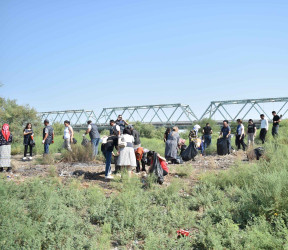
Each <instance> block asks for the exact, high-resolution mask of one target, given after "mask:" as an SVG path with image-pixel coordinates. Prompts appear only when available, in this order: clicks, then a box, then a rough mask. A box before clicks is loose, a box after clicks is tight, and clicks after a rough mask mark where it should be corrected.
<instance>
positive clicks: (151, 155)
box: [147, 151, 169, 176]
mask: <svg viewBox="0 0 288 250" xmlns="http://www.w3.org/2000/svg"><path fill="white" fill-rule="evenodd" d="M156 157H157V160H158V161H159V163H160V166H161V168H162V170H163V176H165V175H167V174H168V173H169V169H168V166H167V165H168V164H167V162H166V159H165V158H164V157H162V156H161V155H160V154H158V153H156V152H154V151H149V152H148V153H147V158H148V161H149V165H150V166H149V171H148V172H149V173H151V172H153V163H154V160H155V159H156Z"/></svg>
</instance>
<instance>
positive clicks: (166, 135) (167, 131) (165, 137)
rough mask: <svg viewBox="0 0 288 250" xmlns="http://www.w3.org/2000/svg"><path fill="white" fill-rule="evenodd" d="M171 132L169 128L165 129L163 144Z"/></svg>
mask: <svg viewBox="0 0 288 250" xmlns="http://www.w3.org/2000/svg"><path fill="white" fill-rule="evenodd" d="M170 132H171V128H167V129H166V131H165V133H164V142H166V141H167V140H168V135H169V134H170Z"/></svg>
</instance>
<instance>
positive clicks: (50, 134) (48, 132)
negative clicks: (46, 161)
mask: <svg viewBox="0 0 288 250" xmlns="http://www.w3.org/2000/svg"><path fill="white" fill-rule="evenodd" d="M44 125H45V127H44V129H43V141H42V144H44V155H45V154H49V146H50V144H51V143H52V144H53V143H54V129H53V127H52V126H50V125H49V121H48V120H47V119H45V121H44Z"/></svg>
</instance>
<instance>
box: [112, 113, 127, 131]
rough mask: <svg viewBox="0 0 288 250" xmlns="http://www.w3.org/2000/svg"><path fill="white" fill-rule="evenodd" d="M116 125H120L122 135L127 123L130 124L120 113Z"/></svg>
mask: <svg viewBox="0 0 288 250" xmlns="http://www.w3.org/2000/svg"><path fill="white" fill-rule="evenodd" d="M115 123H116V125H118V126H119V127H120V133H121V135H122V134H123V131H124V128H125V125H127V126H128V125H129V124H128V123H127V122H126V121H125V120H123V119H122V115H118V118H117V120H116V122H115Z"/></svg>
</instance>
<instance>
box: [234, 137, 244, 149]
mask: <svg viewBox="0 0 288 250" xmlns="http://www.w3.org/2000/svg"><path fill="white" fill-rule="evenodd" d="M241 145H242V148H243V150H244V151H245V142H244V136H240V135H236V146H237V147H238V150H239V149H240V148H241Z"/></svg>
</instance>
